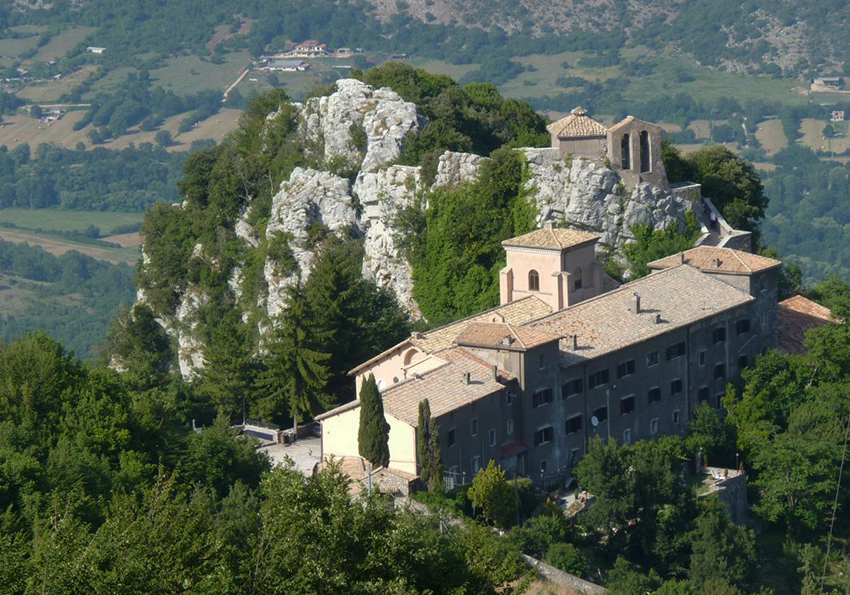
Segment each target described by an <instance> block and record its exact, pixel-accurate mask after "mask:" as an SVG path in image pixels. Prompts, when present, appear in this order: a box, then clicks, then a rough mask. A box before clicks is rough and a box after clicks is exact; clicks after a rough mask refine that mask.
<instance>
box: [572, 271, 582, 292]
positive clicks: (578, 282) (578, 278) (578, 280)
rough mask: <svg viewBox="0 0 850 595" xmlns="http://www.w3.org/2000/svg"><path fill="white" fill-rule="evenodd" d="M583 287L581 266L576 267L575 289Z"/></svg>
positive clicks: (574, 276) (574, 274) (574, 275)
mask: <svg viewBox="0 0 850 595" xmlns="http://www.w3.org/2000/svg"><path fill="white" fill-rule="evenodd" d="M579 289H581V267H578V268H577V269H576V272H575V273H573V291H578V290H579Z"/></svg>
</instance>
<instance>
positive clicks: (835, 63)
mask: <svg viewBox="0 0 850 595" xmlns="http://www.w3.org/2000/svg"><path fill="white" fill-rule="evenodd" d="M367 1H368V2H369V4H371V5H373V6H374V7H375V8H376V11H377V15H378V16H379V18H380V19H381V20H383V21H385V22H387V23H395V22H397V20H398V18H399V17H400V16H402V15H405V14H406V15H408V16H410V17H412V18H415V19H417V20H419V21H422V22H424V23H433V24H443V25H457V24H460V25H463V26H465V27H473V28H476V27H477V28H480V29H483V30H491V29H493V28H494V27H498V28H499V29H502V30H503V31H504V32H506V33H507V34H509V35H515V34H520V33H525V34H531V35H533V36H534V37H546V36H549V35H554V36H558V37H575V36H577V37H579V38H581V39H582V40H583V41H584V44H583V45H584V48H583V49H591V50H612V51H613V50H616V49H618V48H620V47H623V46H624V45H644V46H646V47H647V48H649V49H651V50H652V51H653V52H664V51H665V50H669V51H676V52H682V53H685V54H687V55H690V56H692V57H693V58H694V59H695V60H696V61H697V62H699V63H701V64H705V65H709V66H715V67H719V68H723V69H728V70H743V69H748V68H761V67H764V66H765V65H766V64H775V65H776V66H778V67H780V68H781V71H782V72H783V73H785V74H786V75H789V74H791V75H794V74H802V73H804V72H805V71H807V70H808V69H809V68H810V67H811V68H826V69H836V72H840V71H841V70H842V69H844V68H845V64H846V62H847V53H846V49H847V40H846V34H845V33H846V27H847V24H848V18H850V17H848V14H847V11H846V9H845V7H844V5H843V3H842V2H824V3H816V4H814V3H810V2H802V1H799V0H790V1H787V0H786V1H784V2H767V1H765V0H760V1H755V2H746V3H743V2H735V1H734V0H723V1H719V2H682V1H680V0H661V1H660V2H648V1H646V0H632V1H628V2H625V1H617V0H597V1H594V2H576V1H575V0H559V1H551V0H550V1H549V2H533V1H532V0H520V2H511V1H508V0H495V1H493V2H489V1H488V2H482V1H480V0H412V1H410V2H395V1H392V0H367ZM708 23H710V25H709V26H706V24H708ZM492 35H493V34H492V32H491V37H492ZM613 59H614V56H610V55H609V56H608V60H609V62H610V61H612V60H613ZM771 70H772V69H771Z"/></svg>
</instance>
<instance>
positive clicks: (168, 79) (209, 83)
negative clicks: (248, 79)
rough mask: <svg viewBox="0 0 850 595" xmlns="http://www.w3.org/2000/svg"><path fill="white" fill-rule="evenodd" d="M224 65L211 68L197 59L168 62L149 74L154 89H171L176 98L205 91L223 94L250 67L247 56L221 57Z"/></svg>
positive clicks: (243, 54)
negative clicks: (214, 90)
mask: <svg viewBox="0 0 850 595" xmlns="http://www.w3.org/2000/svg"><path fill="white" fill-rule="evenodd" d="M224 59H225V62H224V64H213V63H212V62H209V61H207V60H201V59H200V58H199V57H198V56H194V55H188V56H177V57H175V58H170V59H169V60H168V61H167V62H166V66H165V67H164V68H158V69H156V70H152V71H151V79H152V80H153V84H154V85H160V86H162V87H163V88H164V89H167V90H168V89H170V90H172V91H174V92H175V93H177V94H178V95H189V94H191V93H196V92H198V91H202V90H204V89H216V90H220V91H221V92H222V93H223V92H224V90H225V89H226V88H227V86H228V85H229V84H230V83H232V82H233V81H235V80H236V77H238V76H239V74H240V73H241V72H242V71H243V70H245V67H246V66H248V65H249V64H250V63H251V56H250V55H249V54H248V52H244V51H243V52H235V53H231V54H226V55H225V56H224Z"/></svg>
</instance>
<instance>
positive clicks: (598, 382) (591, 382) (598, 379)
mask: <svg viewBox="0 0 850 595" xmlns="http://www.w3.org/2000/svg"><path fill="white" fill-rule="evenodd" d="M609 380H610V376H609V374H608V370H607V369H606V370H598V371H596V372H594V373H593V374H591V375H590V376H588V377H587V386H588V387H589V388H596V387H597V386H602V385H604V384H608V381H609Z"/></svg>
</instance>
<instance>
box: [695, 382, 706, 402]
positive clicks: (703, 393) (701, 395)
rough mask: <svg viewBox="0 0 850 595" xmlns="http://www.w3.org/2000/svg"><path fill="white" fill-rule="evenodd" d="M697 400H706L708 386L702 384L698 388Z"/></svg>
mask: <svg viewBox="0 0 850 595" xmlns="http://www.w3.org/2000/svg"><path fill="white" fill-rule="evenodd" d="M697 401H698V402H699V403H705V402H706V401H708V387H707V386H703V387H701V388H700V389H699V392H697Z"/></svg>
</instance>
